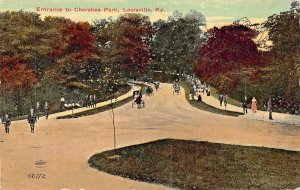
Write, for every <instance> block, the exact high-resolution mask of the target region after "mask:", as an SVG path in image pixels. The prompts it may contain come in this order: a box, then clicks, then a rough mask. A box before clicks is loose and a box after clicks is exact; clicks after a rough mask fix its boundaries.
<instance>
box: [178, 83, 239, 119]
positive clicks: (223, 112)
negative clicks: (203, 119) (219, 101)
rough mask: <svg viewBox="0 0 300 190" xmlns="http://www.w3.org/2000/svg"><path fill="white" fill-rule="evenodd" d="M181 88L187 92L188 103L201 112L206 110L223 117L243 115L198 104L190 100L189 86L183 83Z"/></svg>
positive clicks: (202, 103)
mask: <svg viewBox="0 0 300 190" xmlns="http://www.w3.org/2000/svg"><path fill="white" fill-rule="evenodd" d="M180 86H182V87H183V88H184V90H185V97H186V99H187V100H188V102H189V103H190V104H191V105H192V106H194V107H196V108H198V109H201V110H204V111H208V112H212V113H216V114H222V115H229V116H239V115H242V113H238V112H232V111H226V110H221V109H218V108H215V107H213V106H210V105H208V104H206V103H204V102H198V101H195V100H189V94H190V89H189V86H188V84H187V83H186V82H181V83H180Z"/></svg>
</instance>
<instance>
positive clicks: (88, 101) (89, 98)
mask: <svg viewBox="0 0 300 190" xmlns="http://www.w3.org/2000/svg"><path fill="white" fill-rule="evenodd" d="M84 102H85V107H87V108H95V107H96V105H97V98H96V95H95V94H94V95H86V97H85V101H84Z"/></svg>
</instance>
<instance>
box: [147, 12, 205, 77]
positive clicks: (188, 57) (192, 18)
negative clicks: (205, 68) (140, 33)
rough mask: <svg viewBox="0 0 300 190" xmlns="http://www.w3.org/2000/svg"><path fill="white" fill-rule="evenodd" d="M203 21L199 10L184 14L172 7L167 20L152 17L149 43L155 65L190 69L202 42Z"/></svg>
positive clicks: (157, 66)
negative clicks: (171, 12)
mask: <svg viewBox="0 0 300 190" xmlns="http://www.w3.org/2000/svg"><path fill="white" fill-rule="evenodd" d="M205 25H206V21H205V17H204V16H203V14H201V13H200V12H197V11H193V10H192V11H190V12H188V13H187V14H186V15H184V16H183V15H182V14H181V13H180V12H179V11H175V12H174V13H173V16H171V17H169V18H168V20H167V21H164V20H158V21H156V22H155V23H154V24H153V28H154V38H153V43H152V49H153V59H154V61H155V63H156V65H155V67H156V69H160V70H163V71H169V72H180V73H183V72H187V73H191V72H192V68H193V67H194V64H195V61H196V57H197V56H196V52H197V49H198V46H200V45H201V43H202V42H203V38H202V36H201V35H202V34H203V31H202V30H201V27H202V26H205Z"/></svg>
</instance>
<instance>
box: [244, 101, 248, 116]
mask: <svg viewBox="0 0 300 190" xmlns="http://www.w3.org/2000/svg"><path fill="white" fill-rule="evenodd" d="M243 112H244V114H246V113H247V112H248V110H247V101H246V100H245V101H243Z"/></svg>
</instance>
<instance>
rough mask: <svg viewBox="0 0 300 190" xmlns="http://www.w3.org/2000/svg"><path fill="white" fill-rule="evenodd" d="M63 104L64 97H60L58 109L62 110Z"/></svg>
mask: <svg viewBox="0 0 300 190" xmlns="http://www.w3.org/2000/svg"><path fill="white" fill-rule="evenodd" d="M64 105H65V98H64V97H61V99H60V110H63V108H64Z"/></svg>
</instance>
